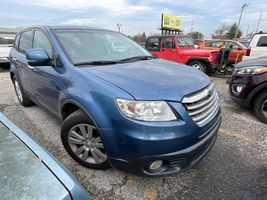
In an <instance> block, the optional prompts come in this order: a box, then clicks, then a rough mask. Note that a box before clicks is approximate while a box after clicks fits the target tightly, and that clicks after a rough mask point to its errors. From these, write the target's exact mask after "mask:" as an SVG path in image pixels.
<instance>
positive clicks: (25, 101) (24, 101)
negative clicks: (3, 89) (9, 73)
mask: <svg viewBox="0 0 267 200" xmlns="http://www.w3.org/2000/svg"><path fill="white" fill-rule="evenodd" d="M12 82H13V85H14V88H15V92H16V96H17V98H18V100H19V103H20V104H21V105H23V106H24V107H29V106H31V105H33V104H34V103H33V102H32V101H31V100H30V99H29V98H28V97H27V95H26V94H25V92H24V90H23V87H22V86H21V84H20V83H19V82H18V80H17V79H16V77H15V76H14V77H13V78H12Z"/></svg>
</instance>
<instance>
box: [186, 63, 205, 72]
mask: <svg viewBox="0 0 267 200" xmlns="http://www.w3.org/2000/svg"><path fill="white" fill-rule="evenodd" d="M188 65H190V66H191V67H193V68H195V69H197V70H199V71H202V72H203V73H206V71H207V66H206V64H205V63H203V62H201V61H191V62H190V63H189V64H188Z"/></svg>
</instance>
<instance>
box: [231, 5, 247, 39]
mask: <svg viewBox="0 0 267 200" xmlns="http://www.w3.org/2000/svg"><path fill="white" fill-rule="evenodd" d="M247 7H248V3H245V4H243V5H242V7H241V13H240V16H239V20H238V24H237V29H236V32H235V37H234V39H236V37H237V33H238V31H239V26H240V22H241V18H242V14H243V12H244V9H245V8H247Z"/></svg>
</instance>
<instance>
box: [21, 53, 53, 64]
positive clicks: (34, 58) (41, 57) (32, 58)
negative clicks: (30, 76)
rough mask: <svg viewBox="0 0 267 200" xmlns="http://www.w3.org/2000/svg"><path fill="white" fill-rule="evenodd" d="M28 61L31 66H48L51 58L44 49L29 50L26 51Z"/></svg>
mask: <svg viewBox="0 0 267 200" xmlns="http://www.w3.org/2000/svg"><path fill="white" fill-rule="evenodd" d="M26 59H27V60H28V64H29V65H31V66H42V65H47V64H48V63H49V62H50V60H51V58H50V57H49V55H48V54H47V52H46V51H45V50H44V49H29V50H27V51H26Z"/></svg>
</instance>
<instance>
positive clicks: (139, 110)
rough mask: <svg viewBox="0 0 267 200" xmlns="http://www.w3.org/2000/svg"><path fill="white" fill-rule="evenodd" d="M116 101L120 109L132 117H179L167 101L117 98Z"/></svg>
mask: <svg viewBox="0 0 267 200" xmlns="http://www.w3.org/2000/svg"><path fill="white" fill-rule="evenodd" d="M116 102H117V104H118V107H119V109H120V111H121V112H122V113H123V114H124V115H126V116H127V117H129V118H132V119H137V120H142V121H172V120H176V119H177V118H176V117H175V115H174V113H173V112H172V110H171V108H170V107H169V105H168V104H167V103H166V102H165V101H134V100H127V99H116Z"/></svg>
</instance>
